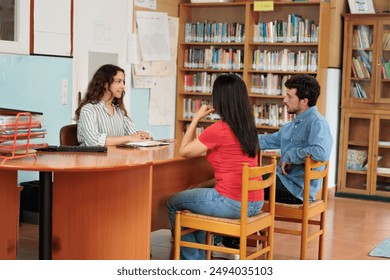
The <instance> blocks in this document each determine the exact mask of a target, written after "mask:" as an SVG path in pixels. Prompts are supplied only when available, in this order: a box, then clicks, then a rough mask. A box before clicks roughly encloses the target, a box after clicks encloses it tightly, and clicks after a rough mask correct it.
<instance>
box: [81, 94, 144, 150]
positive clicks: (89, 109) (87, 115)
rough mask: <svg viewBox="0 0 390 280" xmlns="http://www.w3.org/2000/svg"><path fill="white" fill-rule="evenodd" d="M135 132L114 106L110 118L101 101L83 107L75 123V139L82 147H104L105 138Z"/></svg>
mask: <svg viewBox="0 0 390 280" xmlns="http://www.w3.org/2000/svg"><path fill="white" fill-rule="evenodd" d="M137 131H138V129H137V128H136V127H135V126H134V123H133V122H132V120H131V119H130V118H129V117H127V116H125V115H124V114H123V113H122V112H121V111H120V109H119V107H118V106H114V114H113V115H112V116H111V115H110V113H109V112H108V110H107V109H106V107H105V106H104V102H103V101H101V102H99V103H97V104H91V103H88V104H86V105H84V106H83V107H82V108H81V111H80V117H79V120H78V122H77V139H78V141H79V143H80V145H82V146H104V145H105V142H106V137H107V136H125V135H130V134H134V133H136V132H137Z"/></svg>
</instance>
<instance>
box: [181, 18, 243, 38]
mask: <svg viewBox="0 0 390 280" xmlns="http://www.w3.org/2000/svg"><path fill="white" fill-rule="evenodd" d="M184 30H185V35H184V41H185V42H197V43H242V42H244V40H245V24H242V23H239V22H233V23H226V22H215V21H213V22H211V21H208V20H205V21H204V22H199V21H198V22H194V23H192V22H186V24H185V28H184Z"/></svg>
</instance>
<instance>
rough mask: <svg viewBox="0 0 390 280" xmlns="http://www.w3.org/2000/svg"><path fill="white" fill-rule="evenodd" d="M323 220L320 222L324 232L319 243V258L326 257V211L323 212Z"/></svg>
mask: <svg viewBox="0 0 390 280" xmlns="http://www.w3.org/2000/svg"><path fill="white" fill-rule="evenodd" d="M320 218H321V222H320V230H322V234H321V235H320V240H319V244H318V259H319V260H323V259H324V242H325V221H326V213H325V212H322V213H321V217H320Z"/></svg>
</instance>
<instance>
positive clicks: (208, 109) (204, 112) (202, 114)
mask: <svg viewBox="0 0 390 280" xmlns="http://www.w3.org/2000/svg"><path fill="white" fill-rule="evenodd" d="M214 111H215V109H214V108H213V106H210V105H207V104H203V105H202V107H200V109H199V111H198V112H197V113H196V114H195V116H194V117H193V119H194V120H196V121H199V120H200V119H201V118H204V117H205V116H207V115H208V114H210V113H213V112H214Z"/></svg>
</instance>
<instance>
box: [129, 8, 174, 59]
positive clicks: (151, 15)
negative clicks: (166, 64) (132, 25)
mask: <svg viewBox="0 0 390 280" xmlns="http://www.w3.org/2000/svg"><path fill="white" fill-rule="evenodd" d="M136 21H137V29H138V36H139V43H140V49H141V56H142V60H143V61H158V60H170V59H171V52H170V47H169V30H168V14H167V13H157V12H143V11H137V13H136Z"/></svg>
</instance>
